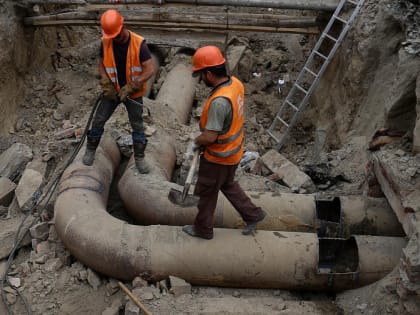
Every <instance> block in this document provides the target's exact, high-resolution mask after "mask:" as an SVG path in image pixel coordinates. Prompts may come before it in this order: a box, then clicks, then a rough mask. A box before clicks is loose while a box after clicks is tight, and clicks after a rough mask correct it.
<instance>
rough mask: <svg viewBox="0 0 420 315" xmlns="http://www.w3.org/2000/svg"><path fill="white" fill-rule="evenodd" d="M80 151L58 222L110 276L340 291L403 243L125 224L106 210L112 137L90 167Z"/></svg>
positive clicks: (385, 264)
mask: <svg viewBox="0 0 420 315" xmlns="http://www.w3.org/2000/svg"><path fill="white" fill-rule="evenodd" d="M82 156H83V151H81V152H80V153H79V154H78V156H77V157H76V159H75V161H74V162H73V163H72V164H71V165H70V166H69V167H68V168H67V169H66V170H65V172H64V174H63V178H62V181H61V183H60V186H59V187H60V188H59V193H58V196H57V199H56V203H55V227H56V230H57V234H58V235H59V237H60V238H61V240H62V241H63V243H64V244H65V246H66V247H67V249H68V250H69V251H70V252H71V253H72V254H73V255H74V256H75V257H76V258H77V259H78V260H80V261H81V262H82V263H83V264H85V265H87V266H89V267H90V268H92V269H94V270H96V271H98V272H100V273H102V274H105V275H107V276H110V277H113V278H117V279H123V280H132V279H133V278H134V277H136V276H141V277H143V278H144V279H147V280H155V281H158V280H161V279H164V278H167V277H168V276H169V275H173V276H177V277H180V278H183V279H185V280H186V281H187V282H189V283H191V284H194V285H216V286H232V287H249V288H279V289H307V290H325V289H328V290H335V291H341V290H345V289H351V288H357V287H360V286H364V285H367V284H369V283H372V282H373V281H376V280H379V279H380V278H381V277H383V276H385V275H386V274H387V273H388V272H390V271H391V270H392V269H393V268H394V267H395V265H396V264H397V263H398V261H399V257H400V255H401V251H402V248H403V247H404V246H405V243H406V241H405V240H404V238H397V237H375V236H354V237H351V238H350V239H349V240H334V239H319V238H318V237H317V235H316V234H314V233H295V232H276V231H259V232H258V233H257V234H256V235H255V236H244V235H242V234H241V233H240V232H239V231H238V230H233V229H216V233H215V238H214V239H212V240H210V241H206V240H202V239H197V238H193V237H190V236H188V235H186V234H185V233H183V232H182V230H181V228H180V227H173V226H163V225H155V226H136V225H130V224H128V223H126V222H124V221H121V220H118V219H116V218H114V217H112V216H111V215H109V214H108V213H107V212H106V204H107V199H108V193H109V186H110V183H111V182H112V176H113V174H114V173H115V170H116V168H117V165H118V163H119V159H120V154H119V151H118V148H117V145H116V144H115V142H113V141H110V140H109V139H107V138H106V137H104V138H103V141H102V142H101V144H100V147H99V148H98V151H97V155H96V159H95V162H94V164H93V165H92V166H90V167H87V166H85V165H83V164H82V162H81V159H82ZM238 264H240V265H241V268H238V267H237V266H238Z"/></svg>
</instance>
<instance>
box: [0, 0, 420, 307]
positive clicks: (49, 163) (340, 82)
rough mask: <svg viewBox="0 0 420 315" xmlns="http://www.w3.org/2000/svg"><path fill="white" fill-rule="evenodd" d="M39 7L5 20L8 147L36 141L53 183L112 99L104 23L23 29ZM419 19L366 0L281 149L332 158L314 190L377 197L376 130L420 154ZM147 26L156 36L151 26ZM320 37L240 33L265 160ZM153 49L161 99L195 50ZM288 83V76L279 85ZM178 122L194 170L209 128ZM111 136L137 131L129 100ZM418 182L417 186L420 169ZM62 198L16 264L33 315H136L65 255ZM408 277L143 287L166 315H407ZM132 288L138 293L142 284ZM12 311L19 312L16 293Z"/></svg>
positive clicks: (143, 295)
mask: <svg viewBox="0 0 420 315" xmlns="http://www.w3.org/2000/svg"><path fill="white" fill-rule="evenodd" d="M29 7H30V6H29V5H28V4H27V3H26V2H25V1H17V3H15V1H12V0H4V1H0V23H1V25H2V26H3V29H4V31H2V32H1V33H0V39H1V42H2V43H7V44H6V45H4V47H3V48H2V49H1V50H0V65H2V67H1V68H2V69H0V73H1V74H2V75H1V76H0V77H1V79H0V82H2V84H1V85H0V100H1V104H0V107H1V110H2V116H1V119H0V123H1V126H0V132H1V138H0V153H1V152H4V151H5V150H6V149H8V148H9V147H10V146H11V145H12V144H14V143H23V144H26V145H28V146H29V147H30V148H31V149H32V151H33V157H34V158H33V159H34V160H41V161H43V162H44V163H45V166H46V177H47V178H46V182H47V183H48V181H51V180H52V179H53V178H54V175H55V174H57V173H58V172H59V171H60V170H61V168H62V167H63V165H65V162H66V160H67V159H68V158H69V157H70V155H71V153H72V152H73V150H74V148H75V146H76V145H77V143H78V139H77V138H76V137H69V138H64V139H57V134H59V133H60V132H61V131H63V130H64V129H65V126H68V125H72V126H75V127H76V128H80V132H83V130H84V129H85V127H86V122H87V121H88V117H89V114H90V112H91V109H92V107H93V105H94V103H95V101H96V98H97V96H98V95H99V93H100V87H99V84H98V80H97V78H96V71H97V70H96V69H97V68H96V62H97V52H98V47H99V43H100V30H99V28H98V27H94V26H65V27H23V26H22V24H21V18H22V17H23V16H25V15H26V13H27V12H28V11H29V9H28V8H29ZM52 8H54V7H52ZM255 10H259V11H264V10H268V9H255ZM270 12H272V11H270ZM285 12H286V11H285ZM286 13H289V12H286ZM294 13H296V12H294ZM299 14H301V13H300V12H299ZM304 14H305V15H306V14H311V13H304ZM419 15H420V12H419V5H418V3H417V4H416V3H415V1H411V2H410V1H391V0H387V1H378V0H368V1H365V4H364V6H363V8H362V10H361V13H360V16H359V17H358V18H357V20H356V22H355V25H354V27H353V28H352V29H351V31H350V33H349V34H348V36H347V38H346V40H345V41H344V42H343V45H342V48H341V49H340V50H339V51H338V53H337V57H336V58H334V60H333V62H332V63H331V65H330V67H329V68H328V70H327V72H326V73H325V75H324V77H323V78H322V80H321V81H320V84H319V87H318V89H317V90H316V92H315V94H314V97H313V98H312V100H311V103H310V105H309V107H308V109H307V111H306V112H305V113H304V115H303V117H302V120H301V121H300V122H299V124H298V125H297V126H296V128H294V130H293V131H292V133H291V135H290V139H289V140H288V141H287V143H286V145H285V146H284V148H283V149H282V151H281V153H282V154H284V155H285V156H286V157H287V158H288V159H289V160H290V161H291V162H293V163H294V164H295V165H297V166H298V167H299V168H300V169H301V170H303V171H306V172H307V173H308V172H309V169H311V167H313V166H314V165H316V164H317V163H316V162H317V161H319V159H320V158H321V159H322V161H323V162H325V163H326V165H328V168H327V170H323V171H324V173H323V174H324V175H325V176H326V177H327V180H324V181H322V182H321V181H320V182H317V183H315V184H316V191H311V193H312V192H313V193H316V194H317V195H319V196H338V195H362V194H364V193H365V188H366V180H367V176H366V168H367V165H368V158H369V152H368V150H367V146H368V143H369V141H370V140H371V137H372V135H373V134H374V132H375V130H377V129H379V128H381V127H391V128H394V129H399V130H402V131H404V137H403V138H401V139H400V140H399V141H397V142H395V143H394V144H393V149H392V150H393V152H399V154H400V156H401V155H404V154H409V152H411V150H412V138H413V134H412V130H413V128H414V124H415V117H416V116H415V111H416V99H415V94H414V100H413V98H412V97H407V98H404V97H401V95H411V96H412V95H413V93H414V92H413V86H412V83H413V82H414V83H415V80H416V78H417V76H418V73H419V70H420V60H419V53H420V44H419V38H420V37H419V31H418V29H419V28H418V21H419ZM135 30H136V31H138V32H139V33H140V34H141V32H142V31H141V28H140V29H135ZM316 39H317V38H316V37H315V36H308V35H301V34H280V33H279V34H276V33H251V32H241V33H239V32H237V33H235V32H231V33H229V34H228V42H229V43H230V45H237V44H238V43H239V44H244V45H246V46H247V50H246V52H245V54H244V56H243V57H242V59H241V62H240V71H239V77H240V79H242V80H243V82H244V84H245V90H246V114H247V120H246V124H245V134H246V142H245V147H246V149H247V150H248V151H252V152H257V153H258V154H259V155H260V156H262V155H264V154H265V153H266V152H267V151H268V150H270V149H271V148H272V146H273V142H272V140H271V139H270V136H269V135H268V134H267V132H266V130H267V129H268V128H269V126H270V124H271V122H272V121H273V118H274V116H275V114H276V113H277V111H278V108H279V106H280V105H281V104H282V102H283V100H284V98H285V97H286V96H287V93H288V90H289V89H290V87H291V86H292V83H293V80H294V79H295V78H296V76H297V74H298V73H299V71H300V70H301V68H302V66H303V64H304V63H305V61H306V58H307V56H308V55H309V54H310V51H311V49H312V48H313V46H314V44H315V42H316ZM153 49H156V50H158V52H159V54H160V55H161V56H163V59H162V64H161V67H160V69H159V71H158V73H157V77H156V80H155V83H154V85H153V88H152V98H153V95H155V94H156V93H157V91H159V88H160V86H161V84H162V82H163V81H164V79H165V76H166V74H167V73H168V71H169V67H170V65H171V64H172V63H173V60H174V59H176V58H185V56H180V55H182V53H181V52H180V48H179V47H172V48H168V47H159V46H153ZM187 58H189V57H188V56H187ZM280 79H281V80H284V81H285V83H284V84H282V85H279V80H280ZM395 82H398V83H395ZM207 93H208V89H206V88H205V87H204V86H202V85H200V86H197V89H196V101H197V105H199V104H200V102H202V101H203V100H204V98H205V96H206V94H207ZM147 104H148V102H147V101H146V105H147ZM417 104H418V100H417ZM150 106H153V101H151V102H150ZM390 112H391V113H392V114H390ZM395 113H397V114H395ZM413 113H414V116H413ZM192 116H193V115H192ZM147 125H148V127H150V128H153V127H154V126H162V125H164V122H163V121H162V120H161V118H160V117H159V115H154V116H152V117H149V119H148V120H147ZM174 126H175V128H173V127H174ZM165 128H166V129H167V131H169V132H171V133H172V134H174V135H175V136H176V139H177V143H178V147H177V162H178V166H180V165H179V164H180V163H181V162H182V153H183V152H184V151H185V149H186V146H187V144H188V141H189V135H190V134H192V133H195V132H197V118H195V117H191V121H190V124H189V125H186V126H179V125H176V124H174V125H172V124H171V126H165ZM107 130H108V131H113V130H114V131H115V130H117V131H118V133H119V134H125V135H129V133H130V130H131V129H130V125H129V123H128V118H127V114H126V112H125V110H124V109H123V108H122V107H120V108H119V109H118V110H117V111H116V112H115V113H114V115H113V117H112V119H111V121H110V122H109V123H108V124H107ZM324 131H325V133H326V140H325V143H322V147H321V155H320V156H317V154H316V152H317V151H316V150H317V148H316V147H315V142H316V136H317V135H319V133H322V132H324ZM398 150H400V151H398ZM417 157H418V156H417ZM414 159H416V157H414ZM416 163H417V162H416ZM415 165H420V162H419V164H415ZM404 171H405V170H404ZM237 175H238V180H239V181H240V183H241V185H242V187H243V188H244V189H246V190H260V191H273V192H280V191H281V192H298V193H307V192H308V191H305V190H301V191H293V189H291V188H289V187H286V186H284V185H282V183H281V182H280V181H276V180H273V179H272V178H269V177H264V176H259V175H255V174H251V173H249V172H248V171H247V170H246V169H241V170H239V171H238V174H237ZM409 176H410V177H411V178H410V179H411V180H415V179H416V178H417V177H418V176H419V171H418V170H417V173H416V172H414V173H411V174H410V175H409ZM115 194H116V192H115V191H113V196H112V198H111V199H115V200H113V202H112V203H113V204H112V205H110V206H109V207H110V209H111V208H119V207H121V201H120V200H118V196H115ZM53 204H54V200H51V201H50V203H49V207H48V209H49V211H48V213H47V216H46V217H44V219H47V220H50V221H49V224H50V233H49V238H48V242H47V243H48V246H46V248H44V249H43V253H42V255H40V254H39V253H36V252H35V249H34V248H32V247H31V246H30V244H28V246H24V247H22V248H21V249H20V250H19V251H18V253H17V255H16V257H15V258H14V260H13V262H12V264H11V267H10V269H9V276H12V277H15V278H18V279H20V280H19V281H20V285H19V289H18V291H19V292H20V293H21V294H22V295H23V296H24V298H25V301H26V303H27V305H28V308H30V309H31V310H32V312H33V314H42V315H55V314H60V315H61V314H69V315H70V314H104V315H105V314H135V313H130V308H132V307H133V306H132V305H131V303H132V302H130V303H129V302H128V301H129V299H128V298H127V297H126V295H125V294H124V293H123V292H122V291H121V290H120V289H119V288H118V284H117V280H116V279H111V278H108V277H106V276H103V275H99V274H96V273H95V272H94V271H92V270H91V269H89V268H88V267H86V266H84V265H82V264H81V263H80V262H78V261H77V260H76V259H75V258H74V257H73V256H72V255H71V254H70V253H69V252H68V251H67V250H66V249H65V247H64V246H63V244H62V242H61V241H60V240H59V238H58V237H57V235H56V234H55V232H54V224H53V222H54V221H53V210H52V209H53ZM21 211H22V210H21V209H19V207H18V206H17V205H16V202H15V201H14V202H12V204H11V205H10V206H9V207H8V209H7V210H4V211H3V212H1V211H0V223H1V224H3V225H0V227H3V226H6V224H8V222H10V221H8V220H11V219H12V218H13V217H14V216H15V217H16V216H18V214H19V213H21ZM119 211H121V209H119ZM110 212H111V211H110ZM122 215H123V214H122ZM127 219H128V220H129V218H127ZM1 245H2V244H0V246H1ZM5 269H6V259H3V260H0V275H3V271H4V270H5ZM396 277H397V271H395V270H394V271H393V272H392V273H390V274H389V275H388V276H387V277H385V278H384V279H383V280H381V281H379V282H377V283H374V284H372V285H370V286H367V287H364V288H361V289H356V290H351V291H348V292H343V293H340V294H330V293H325V292H306V291H299V292H295V291H286V290H265V289H264V290H263V289H261V290H257V289H238V288H218V287H199V286H193V287H192V290H191V293H190V294H184V295H180V296H174V295H173V294H170V293H169V292H167V291H166V290H165V289H163V288H162V285H161V284H160V283H143V284H142V285H139V286H138V290H139V291H138V292H139V295H140V299H141V300H142V301H143V302H144V304H145V306H146V307H147V308H148V309H149V310H150V311H151V312H152V313H153V314H308V315H309V314H399V309H398V303H399V300H398V296H397V294H396V287H395V279H396ZM126 284H127V285H128V286H130V287H132V283H126ZM6 293H7V294H6V295H7V303H8V304H9V305H10V309H11V310H12V311H13V313H14V314H26V313H27V311H26V307H25V304H24V303H23V300H22V299H21V298H20V296H19V295H18V294H17V293H16V292H14V291H13V290H11V289H10V290H9V291H6ZM124 312H125V313H124ZM0 314H6V308H5V305H4V303H3V302H2V301H0Z"/></svg>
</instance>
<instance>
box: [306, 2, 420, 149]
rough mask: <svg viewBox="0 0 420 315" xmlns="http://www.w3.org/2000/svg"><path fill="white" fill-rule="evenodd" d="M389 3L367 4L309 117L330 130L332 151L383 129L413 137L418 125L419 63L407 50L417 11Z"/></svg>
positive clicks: (334, 63)
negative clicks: (396, 130)
mask: <svg viewBox="0 0 420 315" xmlns="http://www.w3.org/2000/svg"><path fill="white" fill-rule="evenodd" d="M386 2H387V3H384V4H382V3H381V5H378V4H377V1H366V2H365V5H364V7H363V8H362V10H361V12H360V14H359V16H358V17H357V19H356V22H355V24H354V25H353V26H352V28H351V30H350V32H349V34H348V35H347V38H346V39H345V40H344V42H343V44H342V46H341V48H340V49H339V50H338V52H337V53H336V56H335V57H334V59H333V61H332V63H331V64H330V66H329V67H328V69H327V71H326V73H325V75H324V76H323V77H322V79H321V81H320V83H319V85H318V88H317V89H316V92H315V94H314V97H313V99H312V104H311V106H310V110H308V112H307V114H306V115H305V117H307V119H311V120H312V123H313V124H315V125H316V126H317V127H318V128H322V129H326V130H327V134H328V135H330V136H329V138H328V139H327V141H328V143H329V144H330V146H332V147H338V146H339V145H340V144H342V143H344V142H346V139H347V138H348V136H349V135H351V136H354V135H360V136H368V137H370V136H372V134H373V133H374V131H375V130H376V129H378V128H381V127H387V128H392V129H398V130H402V131H409V133H412V131H413V128H414V126H415V117H416V102H417V97H416V94H415V88H416V79H417V75H418V72H419V69H420V60H419V58H418V57H417V55H416V52H415V51H414V52H413V51H412V50H410V49H407V46H406V45H407V43H408V41H407V39H408V38H407V37H408V36H410V35H411V36H412V34H410V29H409V27H408V26H407V23H410V21H409V17H410V12H411V16H413V18H414V17H415V14H412V13H413V12H412V11H413V10H415V8H413V6H411V7H410V6H408V7H407V6H404V5H402V4H401V3H402V2H406V1H399V3H395V1H394V4H393V5H389V4H388V3H389V1H386ZM403 17H405V20H404V19H403ZM407 17H408V18H407ZM313 117H316V120H315V121H313ZM336 135H337V136H336Z"/></svg>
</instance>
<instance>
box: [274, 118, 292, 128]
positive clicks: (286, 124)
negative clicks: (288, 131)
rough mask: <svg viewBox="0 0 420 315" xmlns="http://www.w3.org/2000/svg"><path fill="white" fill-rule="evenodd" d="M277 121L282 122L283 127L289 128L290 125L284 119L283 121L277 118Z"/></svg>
mask: <svg viewBox="0 0 420 315" xmlns="http://www.w3.org/2000/svg"><path fill="white" fill-rule="evenodd" d="M276 119H278V120H280V121H281V123H282V124H283V125H285V126H286V127H287V128H289V124H288V123H287V122H285V121H284V120H283V119H281V118H280V117H279V116H277V117H276Z"/></svg>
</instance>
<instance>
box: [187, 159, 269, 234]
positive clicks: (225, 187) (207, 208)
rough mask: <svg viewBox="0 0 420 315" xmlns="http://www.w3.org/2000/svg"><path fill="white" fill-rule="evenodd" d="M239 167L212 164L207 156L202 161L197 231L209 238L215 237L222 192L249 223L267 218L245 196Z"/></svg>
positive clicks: (198, 189)
mask: <svg viewBox="0 0 420 315" xmlns="http://www.w3.org/2000/svg"><path fill="white" fill-rule="evenodd" d="M237 168H238V165H237V164H236V165H222V164H216V163H211V162H209V161H207V160H206V159H205V158H204V157H203V156H202V157H201V159H200V168H199V171H198V180H197V185H196V188H195V194H196V195H198V196H199V197H200V200H199V202H198V206H197V207H198V214H197V216H196V218H195V222H194V229H195V231H196V232H197V233H199V234H201V235H205V236H213V217H214V211H215V210H216V204H217V195H218V193H219V191H221V192H222V193H223V194H224V195H225V196H226V198H227V199H228V200H229V201H230V203H231V204H232V205H233V207H234V208H235V209H236V211H238V212H239V214H240V215H241V217H242V219H243V220H244V221H245V222H246V223H253V222H256V221H258V220H260V219H261V218H262V217H263V211H262V210H261V208H260V207H257V206H256V205H255V204H254V203H253V202H252V201H251V199H250V198H249V197H248V196H247V195H246V194H245V192H244V191H243V190H242V188H241V186H239V184H238V182H236V181H235V172H236V169H237Z"/></svg>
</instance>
